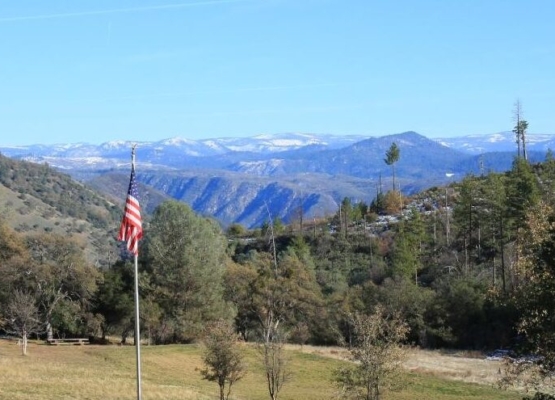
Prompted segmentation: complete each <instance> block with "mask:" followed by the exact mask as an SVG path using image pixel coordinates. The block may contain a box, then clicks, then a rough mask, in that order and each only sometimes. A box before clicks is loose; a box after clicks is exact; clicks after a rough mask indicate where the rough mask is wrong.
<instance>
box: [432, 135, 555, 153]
mask: <svg viewBox="0 0 555 400" xmlns="http://www.w3.org/2000/svg"><path fill="white" fill-rule="evenodd" d="M433 140H436V141H437V142H439V143H441V144H443V145H444V146H447V147H450V148H452V149H455V150H459V151H463V152H465V153H469V154H482V153H491V152H505V151H516V137H515V134H514V133H513V132H499V133H493V134H491V135H468V136H461V137H454V138H441V139H433ZM526 149H527V150H529V151H540V152H546V151H547V150H548V149H555V135H549V134H528V135H526Z"/></svg>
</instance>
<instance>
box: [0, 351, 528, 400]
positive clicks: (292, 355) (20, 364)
mask: <svg viewBox="0 0 555 400" xmlns="http://www.w3.org/2000/svg"><path fill="white" fill-rule="evenodd" d="M141 349H142V379H143V399H144V400H154V399H159V400H162V399H164V400H166V399H168V400H171V399H186V400H213V399H217V385H216V384H214V383H210V382H206V381H203V380H201V379H200V374H199V372H198V369H199V368H201V367H202V364H201V358H200V356H201V349H200V347H199V346H195V345H187V346H179V345H173V346H143V347H142V348H141ZM244 352H245V356H246V362H247V364H248V374H247V376H246V377H245V378H244V379H243V380H242V381H240V382H239V383H238V384H237V386H236V387H235V388H234V391H233V394H234V395H233V398H234V399H236V400H247V399H250V400H262V399H267V398H269V397H268V395H267V393H266V388H265V385H264V377H263V374H262V370H261V364H260V361H259V360H258V357H257V352H256V350H255V349H254V348H252V347H251V346H246V345H245V346H244ZM288 354H289V365H290V368H291V371H292V378H291V381H290V382H288V383H287V384H286V386H285V387H284V389H283V391H282V393H281V396H280V398H281V399H283V400H305V399H306V400H317V399H318V400H321V399H332V398H334V392H335V388H334V386H333V384H332V383H331V379H330V378H331V376H332V371H333V370H334V369H335V368H337V367H338V366H340V365H341V364H342V363H344V362H345V361H343V360H342V358H343V357H344V355H345V354H344V353H343V351H342V350H341V349H334V348H317V347H311V346H303V348H302V349H301V348H299V347H293V346H292V347H290V348H289V352H288ZM406 368H407V374H406V375H405V380H406V385H405V388H404V389H403V390H402V391H400V392H394V393H388V394H387V396H386V397H385V398H386V399H393V400H409V399H426V400H443V399H445V400H464V399H485V400H487V399H491V400H494V399H515V400H517V399H521V398H522V396H519V395H518V394H517V393H513V392H502V391H499V390H498V389H496V388H495V387H494V386H493V382H494V381H495V380H496V375H497V371H498V368H499V365H498V364H497V363H495V362H489V361H488V362H486V361H484V360H480V359H472V358H466V357H460V356H458V355H456V354H455V355H444V354H441V353H439V352H422V351H414V352H412V353H411V356H410V360H409V361H408V362H407V365H406ZM134 398H136V383H135V350H134V347H131V346H124V347H120V346H93V345H88V346H48V345H45V344H42V343H40V342H37V343H31V344H30V347H29V355H28V356H26V357H23V356H21V355H20V351H19V348H18V346H17V344H16V342H13V341H7V340H0V399H10V400H12V399H13V400H31V399H33V400H35V399H36V400H51V399H60V400H62V399H88V400H120V399H130V400H131V399H134Z"/></svg>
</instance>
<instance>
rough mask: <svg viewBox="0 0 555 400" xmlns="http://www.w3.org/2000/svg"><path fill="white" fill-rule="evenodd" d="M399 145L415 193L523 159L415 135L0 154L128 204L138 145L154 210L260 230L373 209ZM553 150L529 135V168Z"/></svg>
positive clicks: (553, 144)
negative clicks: (177, 203) (356, 204)
mask: <svg viewBox="0 0 555 400" xmlns="http://www.w3.org/2000/svg"><path fill="white" fill-rule="evenodd" d="M393 142H395V143H397V145H398V146H399V148H400V151H401V153H400V155H401V156H400V160H399V162H398V163H397V164H396V165H395V168H396V178H398V179H396V180H397V182H399V184H400V187H401V190H402V191H403V192H405V193H407V194H410V193H414V192H416V191H419V190H422V189H424V188H428V187H431V186H434V185H441V184H444V183H446V182H448V181H449V180H453V179H454V180H456V179H461V178H462V177H464V175H466V174H468V173H475V174H476V173H480V172H488V171H503V170H507V169H509V168H510V166H511V163H512V160H513V157H514V155H515V153H516V144H515V141H514V134H513V133H512V132H503V133H497V134H493V135H487V136H465V137H459V138H444V139H428V138H426V137H424V136H422V135H420V134H418V133H415V132H405V133H400V134H395V135H389V136H383V137H370V138H368V137H362V136H338V135H313V134H299V133H287V134H278V135H259V136H255V137H250V138H220V139H206V140H188V139H182V138H172V139H166V140H161V141H157V142H139V143H132V142H125V141H114V142H107V143H103V144H101V145H91V144H87V143H76V144H61V145H40V144H37V145H32V146H17V147H2V146H0V152H1V153H2V154H3V155H6V156H8V157H12V158H16V159H24V160H27V161H32V162H36V163H48V164H49V165H50V166H53V167H55V168H57V169H59V170H62V171H65V172H67V173H68V174H70V175H72V176H73V177H75V178H77V179H79V180H83V181H88V183H89V184H91V185H92V186H95V187H96V188H97V189H99V190H102V191H103V192H106V193H109V194H111V195H112V196H115V197H118V196H124V193H120V192H121V190H125V189H124V188H125V183H124V182H125V180H126V179H128V172H129V164H130V149H131V146H132V145H133V144H136V145H137V178H138V180H139V181H140V182H141V183H142V184H144V185H147V188H148V189H147V190H148V191H149V193H156V195H153V196H152V197H151V198H152V201H151V203H150V204H149V206H150V207H155V206H156V205H157V204H158V203H159V202H160V201H163V200H164V198H167V197H171V198H175V199H178V200H182V201H185V202H187V203H188V204H190V205H191V206H192V208H193V209H194V210H195V211H197V212H199V213H202V214H205V215H210V216H214V217H215V218H217V219H218V220H220V221H221V223H222V224H224V225H227V224H230V223H233V222H237V223H241V224H244V225H246V226H249V227H252V226H257V225H260V224H261V223H263V222H264V221H265V220H267V219H268V217H269V215H271V216H272V217H280V218H282V219H283V220H285V221H291V220H293V219H294V218H296V217H298V215H300V212H301V210H302V212H303V215H304V216H305V217H306V218H310V217H312V216H318V215H323V214H328V213H332V212H335V211H336V210H337V207H338V203H339V202H340V201H341V200H342V199H343V198H344V197H349V198H351V199H352V200H353V201H365V202H369V201H371V199H372V198H374V197H375V195H376V193H377V191H378V190H380V187H381V190H388V189H390V188H391V178H390V177H391V167H389V166H387V165H386V164H385V162H384V158H385V152H386V151H387V149H388V148H389V146H390V145H391V144H392V143H393ZM550 148H552V149H555V135H528V137H527V149H528V152H529V158H530V160H532V161H540V160H543V159H544V158H545V153H546V151H547V149H550ZM107 177H110V178H109V179H107ZM118 181H119V183H116V182H118ZM114 188H118V189H117V190H114ZM165 196H166V197H165Z"/></svg>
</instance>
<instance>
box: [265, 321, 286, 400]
mask: <svg viewBox="0 0 555 400" xmlns="http://www.w3.org/2000/svg"><path fill="white" fill-rule="evenodd" d="M284 346H285V337H284V334H283V332H282V330H281V329H280V328H279V326H278V324H275V325H273V326H270V327H269V329H267V330H265V332H264V339H263V342H262V344H261V345H260V352H261V354H262V357H263V358H262V361H263V364H264V372H265V374H266V383H267V385H268V394H269V395H270V398H271V399H272V400H277V399H278V395H279V392H280V391H281V389H282V388H283V385H284V384H285V382H287V381H288V380H289V378H290V374H289V370H288V369H287V358H286V356H285V349H284Z"/></svg>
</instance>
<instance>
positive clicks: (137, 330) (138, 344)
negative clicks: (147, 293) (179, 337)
mask: <svg viewBox="0 0 555 400" xmlns="http://www.w3.org/2000/svg"><path fill="white" fill-rule="evenodd" d="M138 258H139V256H138V255H136V254H135V349H136V351H137V400H141V399H142V392H141V331H140V327H139V262H138Z"/></svg>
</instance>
